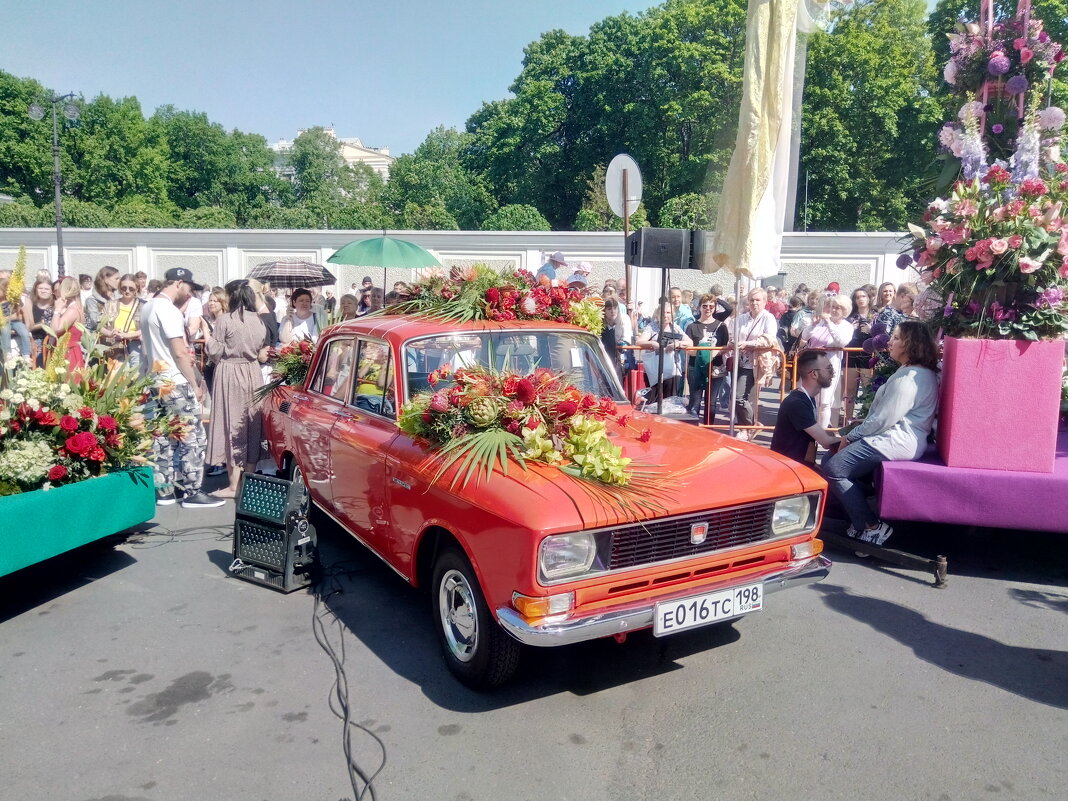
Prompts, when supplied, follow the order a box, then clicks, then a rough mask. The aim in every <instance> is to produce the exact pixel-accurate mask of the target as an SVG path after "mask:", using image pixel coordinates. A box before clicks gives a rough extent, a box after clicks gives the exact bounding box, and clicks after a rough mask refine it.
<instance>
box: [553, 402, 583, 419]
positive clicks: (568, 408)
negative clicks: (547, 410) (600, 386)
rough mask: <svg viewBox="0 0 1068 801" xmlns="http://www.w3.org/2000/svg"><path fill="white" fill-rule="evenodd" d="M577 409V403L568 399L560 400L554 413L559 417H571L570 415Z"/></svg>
mask: <svg viewBox="0 0 1068 801" xmlns="http://www.w3.org/2000/svg"><path fill="white" fill-rule="evenodd" d="M578 409H579V405H578V404H577V403H575V402H574V401H570V400H566V401H560V402H559V403H558V404H556V413H557V414H558V415H560V416H561V417H571V415H573V414H575V413H576V412H578Z"/></svg>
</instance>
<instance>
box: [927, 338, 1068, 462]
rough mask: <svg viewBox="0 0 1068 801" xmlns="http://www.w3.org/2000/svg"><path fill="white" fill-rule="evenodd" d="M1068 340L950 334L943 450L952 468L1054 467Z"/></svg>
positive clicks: (943, 401)
mask: <svg viewBox="0 0 1068 801" xmlns="http://www.w3.org/2000/svg"><path fill="white" fill-rule="evenodd" d="M1063 365H1064V343H1063V342H1059V341H1052V342H1020V341H1016V340H1011V339H998V340H994V339H954V338H952V337H946V342H945V359H944V362H943V372H942V390H941V400H940V403H939V408H938V452H939V454H940V455H941V456H942V460H943V461H944V462H945V463H946V465H947V466H949V467H976V468H981V469H986V470H1017V471H1022V472H1031V473H1052V472H1053V460H1054V456H1055V454H1056V451H1057V422H1058V417H1059V415H1060V403H1061V375H1062V370H1063Z"/></svg>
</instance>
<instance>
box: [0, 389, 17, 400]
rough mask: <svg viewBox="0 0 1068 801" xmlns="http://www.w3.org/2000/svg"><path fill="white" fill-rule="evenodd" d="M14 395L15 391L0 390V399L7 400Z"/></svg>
mask: <svg viewBox="0 0 1068 801" xmlns="http://www.w3.org/2000/svg"><path fill="white" fill-rule="evenodd" d="M14 395H15V393H14V392H13V391H12V390H10V389H5V390H2V391H0V400H6V401H9V400H11V398H12V397H14Z"/></svg>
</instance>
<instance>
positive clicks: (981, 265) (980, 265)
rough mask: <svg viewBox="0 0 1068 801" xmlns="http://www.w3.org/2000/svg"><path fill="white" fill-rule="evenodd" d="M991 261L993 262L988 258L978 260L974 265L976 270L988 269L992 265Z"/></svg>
mask: <svg viewBox="0 0 1068 801" xmlns="http://www.w3.org/2000/svg"><path fill="white" fill-rule="evenodd" d="M993 263H994V262H992V261H991V260H990V259H984V260H983V261H980V262H979V263H978V264H976V265H975V269H976V270H989V269H990V267H991V265H993Z"/></svg>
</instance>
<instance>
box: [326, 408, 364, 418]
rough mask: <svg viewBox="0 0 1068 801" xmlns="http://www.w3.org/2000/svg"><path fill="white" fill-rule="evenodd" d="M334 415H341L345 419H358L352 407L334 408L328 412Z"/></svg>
mask: <svg viewBox="0 0 1068 801" xmlns="http://www.w3.org/2000/svg"><path fill="white" fill-rule="evenodd" d="M330 414H332V415H334V417H343V418H344V419H346V420H359V419H360V416H359V415H358V414H356V412H354V411H352V409H334V410H333V411H331V412H330Z"/></svg>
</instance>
